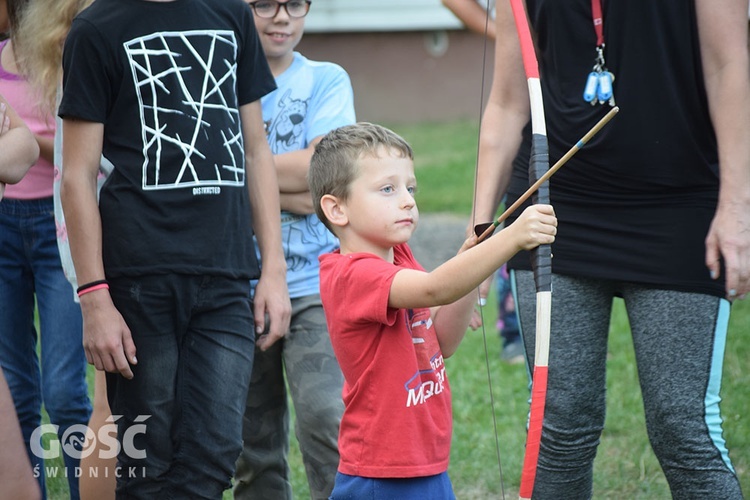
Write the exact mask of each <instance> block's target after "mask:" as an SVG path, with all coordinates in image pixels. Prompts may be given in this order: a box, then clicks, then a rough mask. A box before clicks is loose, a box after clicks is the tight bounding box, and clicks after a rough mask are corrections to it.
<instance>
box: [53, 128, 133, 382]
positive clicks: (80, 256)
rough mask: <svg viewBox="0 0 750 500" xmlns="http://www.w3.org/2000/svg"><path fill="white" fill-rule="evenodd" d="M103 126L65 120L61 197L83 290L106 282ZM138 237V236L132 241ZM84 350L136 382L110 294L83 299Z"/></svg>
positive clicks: (126, 332)
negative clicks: (100, 190) (100, 196)
mask: <svg viewBox="0 0 750 500" xmlns="http://www.w3.org/2000/svg"><path fill="white" fill-rule="evenodd" d="M103 135H104V125H102V124H101V123H94V122H88V121H83V120H75V119H65V120H63V165H65V168H64V169H63V175H62V183H61V186H60V194H61V199H62V205H63V211H64V213H65V220H66V225H67V228H68V239H69V241H70V252H71V256H72V257H73V264H74V266H75V270H76V276H77V277H78V282H79V283H80V284H85V283H91V282H93V281H98V280H101V279H104V277H105V274H104V263H103V261H102V226H101V217H100V216H99V207H98V205H97V200H96V177H97V175H98V172H99V160H100V158H101V153H102V138H103ZM133 236H134V237H135V236H136V235H133ZM81 312H82V314H83V348H84V351H85V352H86V359H87V360H88V362H89V363H91V364H93V365H94V366H95V367H96V369H97V370H105V371H107V372H112V373H116V372H119V373H120V374H122V376H124V377H125V378H132V377H133V371H132V370H131V369H130V364H136V357H135V352H136V349H135V344H134V343H133V339H132V337H131V334H130V329H129V328H128V326H127V325H126V324H125V320H124V319H123V318H122V316H121V315H120V313H119V311H117V309H116V308H115V306H114V304H113V303H112V298H111V297H110V295H109V291H108V290H105V289H100V290H96V291H93V292H90V293H87V294H84V295H82V296H81Z"/></svg>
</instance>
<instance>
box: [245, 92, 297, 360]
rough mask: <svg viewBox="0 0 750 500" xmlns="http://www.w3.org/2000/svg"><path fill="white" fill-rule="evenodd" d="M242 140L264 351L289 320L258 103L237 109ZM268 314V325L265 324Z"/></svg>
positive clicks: (275, 194) (275, 201) (274, 194)
mask: <svg viewBox="0 0 750 500" xmlns="http://www.w3.org/2000/svg"><path fill="white" fill-rule="evenodd" d="M240 114H241V118H242V132H243V136H244V140H245V168H246V171H247V188H248V191H249V193H250V204H251V205H252V210H253V230H254V232H255V236H256V237H257V239H258V247H259V250H260V256H261V262H262V264H261V265H262V271H261V275H260V280H258V285H257V286H256V287H255V300H254V306H253V307H254V313H255V331H256V334H258V335H260V334H261V333H262V332H263V331H264V329H265V328H267V329H268V334H267V335H262V336H260V337H259V338H258V341H257V344H258V347H259V348H260V349H261V350H263V351H265V350H266V349H268V348H269V347H270V346H271V345H273V344H274V343H275V342H276V341H277V340H279V339H280V338H282V337H283V336H284V335H286V332H287V330H288V329H289V320H290V318H291V310H292V306H291V302H290V301H289V291H288V289H287V285H286V260H285V259H284V252H283V250H282V246H281V222H280V216H279V214H280V213H281V208H280V205H279V184H278V180H277V176H276V169H275V167H274V163H273V155H272V154H271V149H270V148H269V147H268V142H267V140H266V135H265V131H264V128H263V118H262V111H261V106H260V101H255V102H252V103H250V104H245V105H244V106H242V107H241V108H240ZM266 314H267V315H268V320H269V322H270V324H269V325H266V324H265V321H266V319H265V316H266Z"/></svg>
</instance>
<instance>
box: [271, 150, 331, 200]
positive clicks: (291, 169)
mask: <svg viewBox="0 0 750 500" xmlns="http://www.w3.org/2000/svg"><path fill="white" fill-rule="evenodd" d="M322 138H323V136H320V137H316V138H315V139H314V140H313V141H312V142H311V143H310V144H309V145H308V146H307V147H306V148H305V149H299V150H297V151H290V152H289V153H282V154H278V155H274V156H273V162H274V164H275V166H276V175H277V177H278V180H279V191H280V192H281V193H282V194H285V193H302V192H305V193H308V195H309V192H310V188H309V186H308V184H307V171H308V170H310V159H311V158H312V155H313V153H314V152H315V145H316V144H318V143H319V142H320V140H321V139H322ZM310 206H312V201H310ZM281 208H282V209H284V210H289V211H290V212H294V210H290V209H289V208H286V207H285V206H284V205H283V203H282V205H281ZM297 213H299V212H297ZM310 213H312V212H310Z"/></svg>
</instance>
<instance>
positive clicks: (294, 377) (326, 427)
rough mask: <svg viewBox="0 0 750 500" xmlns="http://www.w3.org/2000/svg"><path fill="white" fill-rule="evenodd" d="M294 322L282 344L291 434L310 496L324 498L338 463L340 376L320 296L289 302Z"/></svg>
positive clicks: (341, 379)
mask: <svg viewBox="0 0 750 500" xmlns="http://www.w3.org/2000/svg"><path fill="white" fill-rule="evenodd" d="M292 313H293V318H294V320H293V324H292V328H291V331H290V333H289V335H288V336H287V338H286V339H285V340H284V343H285V344H284V366H285V367H286V374H287V379H288V381H289V388H290V391H291V394H292V400H293V401H294V408H295V410H296V412H295V414H296V421H295V433H296V435H297V439H298V440H299V443H300V451H301V452H302V459H303V461H304V464H305V471H306V472H307V482H308V484H309V486H310V496H311V498H313V499H324V498H328V497H329V495H330V494H331V490H332V489H333V483H334V480H335V478H336V471H337V470H338V465H339V450H338V432H339V424H340V422H341V416H342V415H343V413H344V401H343V399H342V398H341V390H342V387H343V385H344V376H343V375H342V373H341V368H339V364H338V362H337V361H336V357H335V355H334V354H333V347H332V346H331V339H330V337H329V335H328V328H327V325H326V318H325V314H324V312H323V305H322V303H321V302H320V296H319V295H310V296H307V297H302V298H299V299H294V300H293V301H292Z"/></svg>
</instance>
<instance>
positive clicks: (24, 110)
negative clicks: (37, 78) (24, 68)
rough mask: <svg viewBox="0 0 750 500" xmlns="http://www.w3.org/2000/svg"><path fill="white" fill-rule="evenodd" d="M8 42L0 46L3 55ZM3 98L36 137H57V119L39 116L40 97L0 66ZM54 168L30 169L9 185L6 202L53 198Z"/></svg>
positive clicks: (47, 165) (45, 165)
mask: <svg viewBox="0 0 750 500" xmlns="http://www.w3.org/2000/svg"><path fill="white" fill-rule="evenodd" d="M7 43H8V41H7V40H4V41H2V42H0V54H2V51H3V50H4V49H5V46H6V45H7ZM0 94H2V96H3V97H4V98H5V99H6V100H7V101H8V103H9V104H10V105H11V106H12V107H13V109H14V110H15V111H16V113H18V115H19V116H20V117H21V118H22V119H23V121H24V122H26V126H27V127H29V129H30V130H31V132H32V133H34V135H38V136H42V137H46V138H49V139H50V140H52V139H53V138H54V135H55V118H54V116H48V117H45V116H43V115H42V114H41V113H40V112H39V97H38V96H37V95H35V93H34V91H33V90H32V89H31V86H30V85H29V83H28V82H27V81H26V79H25V78H24V77H22V76H20V75H16V74H14V73H10V72H8V71H7V70H6V69H5V68H4V67H3V66H2V63H0ZM53 180H54V166H53V165H52V163H51V162H49V161H47V160H45V159H44V158H41V157H40V158H39V160H38V161H37V162H36V163H35V164H34V165H33V166H32V167H31V168H30V169H29V171H28V173H27V174H26V176H25V177H24V178H23V179H22V180H21V182H19V183H18V184H8V185H7V187H6V189H5V198H14V199H17V200H34V199H39V198H48V197H51V196H52V182H53Z"/></svg>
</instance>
